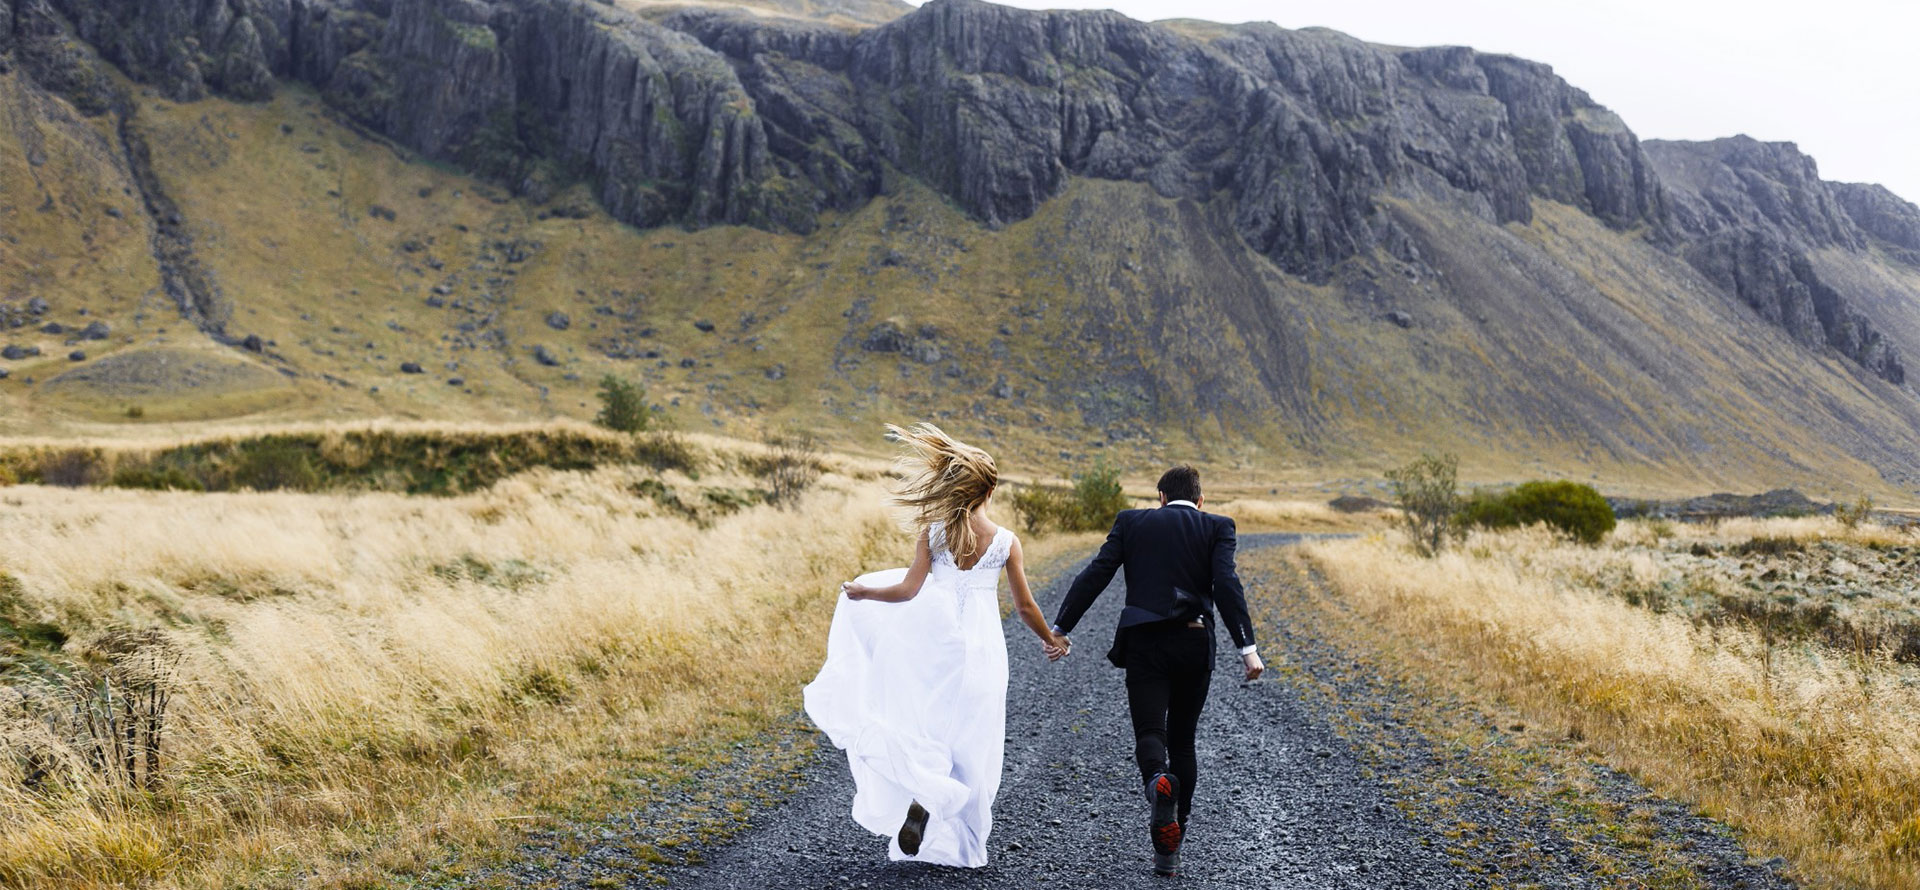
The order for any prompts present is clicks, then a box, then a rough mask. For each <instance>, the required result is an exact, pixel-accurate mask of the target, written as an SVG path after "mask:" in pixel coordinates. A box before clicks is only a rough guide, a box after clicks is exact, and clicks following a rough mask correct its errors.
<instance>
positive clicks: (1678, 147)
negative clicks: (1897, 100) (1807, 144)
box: [1647, 136, 1920, 383]
mask: <svg viewBox="0 0 1920 890" xmlns="http://www.w3.org/2000/svg"><path fill="white" fill-rule="evenodd" d="M1647 149H1648V152H1649V154H1650V156H1651V157H1652V158H1653V159H1654V162H1655V163H1656V164H1657V165H1658V166H1659V169H1660V175H1661V181H1662V182H1663V183H1664V184H1665V185H1666V187H1667V191H1668V194H1669V195H1670V196H1671V202H1670V203H1671V205H1672V208H1673V213H1672V220H1673V225H1674V227H1675V229H1676V230H1677V231H1679V232H1680V233H1682V235H1683V237H1684V239H1685V242H1684V246H1683V247H1682V253H1683V255H1684V256H1686V258H1687V260H1688V261H1689V262H1691V263H1692V264H1693V265H1694V267H1695V268H1697V269H1699V270H1700V271H1701V272H1702V273H1704V274H1705V275H1706V276H1707V277H1708V278H1710V279H1712V280H1713V281H1714V282H1715V283H1717V284H1719V285H1720V286H1721V287H1723V288H1725V289H1726V290H1728V291H1729V292H1731V293H1734V294H1737V295H1738V296H1739V297H1740V298H1741V299H1743V300H1745V301H1746V302H1747V304H1748V305H1750V306H1752V307H1753V308H1754V310H1755V311H1757V312H1759V313H1760V314H1761V315H1762V316H1764V317H1766V318H1767V319H1768V320H1770V321H1773V322H1774V323H1776V324H1778V325H1780V326H1781V327H1783V328H1785V329H1786V331H1787V332H1788V333H1789V334H1791V335H1792V336H1793V337H1794V339H1796V340H1798V341H1800V342H1801V343H1804V344H1806V345H1808V346H1812V347H1816V348H1818V347H1821V346H1830V347H1832V348H1833V349H1834V350H1836V351H1838V352H1839V353H1840V354H1842V355H1844V356H1847V357H1848V358H1850V359H1853V360H1854V361H1855V362H1858V363H1859V364H1860V365H1861V366H1862V367H1865V368H1867V369H1868V370H1870V371H1872V372H1873V373H1875V374H1877V375H1879V376H1881V377H1884V378H1886V379H1887V380H1889V381H1892V382H1894V383H1901V382H1904V381H1905V380H1906V368H1905V364H1904V362H1903V359H1902V357H1901V355H1900V353H1899V350H1898V349H1896V348H1894V347H1893V346H1892V345H1891V344H1889V343H1888V342H1886V339H1885V338H1884V337H1883V336H1881V334H1880V333H1879V332H1878V331H1876V330H1874V328H1873V326H1872V325H1871V324H1870V323H1869V322H1868V321H1867V320H1866V319H1865V318H1864V317H1863V316H1862V315H1861V314H1860V313H1859V312H1858V311H1856V310H1855V309H1854V308H1853V306H1852V305H1851V304H1850V303H1849V301H1848V300H1847V298H1846V297H1845V295H1843V294H1841V293H1840V292H1839V291H1838V290H1837V289H1835V287H1833V286H1832V285H1831V284H1829V283H1827V282H1825V281H1823V280H1821V278H1820V276H1819V275H1818V274H1817V273H1816V272H1815V271H1814V268H1813V264H1812V263H1811V262H1810V261H1809V259H1808V257H1807V252H1808V251H1810V250H1818V249H1825V248H1838V249H1841V250H1847V251H1861V250H1865V249H1866V247H1867V245H1868V243H1869V241H1870V239H1871V238H1872V237H1879V238H1880V239H1881V240H1883V241H1887V242H1889V243H1891V244H1893V245H1895V246H1896V247H1901V248H1907V249H1911V248H1909V247H1908V244H1909V243H1913V241H1914V237H1915V236H1916V235H1920V228H1915V227H1914V224H1915V223H1916V222H1920V211H1916V210H1915V208H1914V207H1913V205H1911V204H1906V203H1905V202H1903V201H1900V200H1899V199H1898V198H1895V197H1894V196H1893V195H1892V193H1890V192H1887V191H1886V190H1885V189H1880V190H1879V195H1874V194H1871V193H1866V192H1863V190H1861V189H1859V188H1857V187H1847V186H1841V185H1838V184H1836V183H1830V182H1827V181H1825V180H1822V179H1821V178H1820V175H1819V170H1818V167H1817V166H1816V165H1815V164H1814V161H1813V159H1812V158H1810V157H1807V156H1806V155H1804V154H1802V153H1801V152H1800V150H1799V149H1798V148H1796V147H1795V146H1794V145H1793V144H1792V143H1786V142H1772V143H1769V142H1759V141H1757V140H1754V139H1750V138H1748V137H1745V136H1738V137H1734V138H1731V139H1716V140H1713V141H1711V142H1664V141H1651V142H1648V143H1647ZM1882 196H1884V197H1882ZM1849 203H1852V204H1853V205H1855V206H1856V207H1858V208H1859V209H1860V210H1861V211H1862V212H1863V213H1865V214H1867V215H1868V217H1869V218H1870V219H1871V220H1872V221H1873V225H1874V229H1875V231H1874V232H1872V233H1870V232H1869V230H1867V229H1865V228H1862V227H1861V226H1860V225H1859V223H1858V222H1857V221H1856V220H1855V219H1854V217H1853V215H1852V214H1851V213H1850V212H1849V210H1848V204H1849ZM1902 205H1904V207H1903V206H1902Z"/></svg>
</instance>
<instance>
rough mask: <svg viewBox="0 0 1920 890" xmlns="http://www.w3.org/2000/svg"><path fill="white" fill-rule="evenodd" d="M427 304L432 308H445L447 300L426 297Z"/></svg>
mask: <svg viewBox="0 0 1920 890" xmlns="http://www.w3.org/2000/svg"><path fill="white" fill-rule="evenodd" d="M427 305H428V306H429V307H431V308H434V309H444V308H446V305H447V301H446V299H444V298H442V297H428V298H427Z"/></svg>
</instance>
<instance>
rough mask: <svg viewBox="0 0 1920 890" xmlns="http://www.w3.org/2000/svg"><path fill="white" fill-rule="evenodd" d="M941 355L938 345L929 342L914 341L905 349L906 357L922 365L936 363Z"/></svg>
mask: <svg viewBox="0 0 1920 890" xmlns="http://www.w3.org/2000/svg"><path fill="white" fill-rule="evenodd" d="M941 355H942V353H941V352H940V344H938V343H935V342H933V341H931V340H915V341H913V344H912V345H910V346H908V347H907V357H908V358H911V359H913V360H914V361H916V362H919V363H920V364H923V365H931V364H936V363H938V362H939V361H940V357H941Z"/></svg>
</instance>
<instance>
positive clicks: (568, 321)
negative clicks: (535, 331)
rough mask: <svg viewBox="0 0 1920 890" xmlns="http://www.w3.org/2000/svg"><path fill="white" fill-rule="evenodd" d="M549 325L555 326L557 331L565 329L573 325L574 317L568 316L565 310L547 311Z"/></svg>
mask: <svg viewBox="0 0 1920 890" xmlns="http://www.w3.org/2000/svg"><path fill="white" fill-rule="evenodd" d="M547 327H550V328H553V329H554V330H556V331H564V330H566V329H567V328H570V327H573V319H572V318H570V317H568V316H567V314H566V313H565V312H549V313H547Z"/></svg>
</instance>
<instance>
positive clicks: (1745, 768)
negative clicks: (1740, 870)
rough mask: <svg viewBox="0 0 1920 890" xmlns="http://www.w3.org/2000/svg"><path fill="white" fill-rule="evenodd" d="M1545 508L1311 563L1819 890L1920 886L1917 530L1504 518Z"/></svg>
mask: <svg viewBox="0 0 1920 890" xmlns="http://www.w3.org/2000/svg"><path fill="white" fill-rule="evenodd" d="M1522 488H1525V487H1524V486H1523V487H1522ZM1514 491H1515V493H1516V494H1517V493H1518V492H1520V491H1521V489H1515V490H1514ZM1532 501H1533V496H1532V495H1523V496H1520V497H1516V498H1511V499H1502V500H1500V501H1495V500H1493V499H1491V498H1488V499H1484V500H1481V501H1479V503H1480V504H1481V506H1479V507H1477V508H1474V507H1471V505H1473V504H1474V503H1475V500H1474V499H1469V500H1468V504H1469V505H1470V509H1469V511H1468V512H1467V513H1466V514H1464V515H1467V516H1472V517H1474V520H1473V521H1472V522H1470V523H1463V526H1465V527H1467V530H1466V531H1464V532H1463V533H1460V534H1458V535H1457V536H1455V537H1454V539H1453V540H1454V543H1453V544H1452V545H1451V546H1448V547H1447V548H1446V549H1445V551H1444V552H1441V553H1439V554H1438V555H1436V556H1432V557H1426V556H1423V555H1422V553H1421V551H1422V549H1423V547H1422V546H1421V545H1420V544H1416V542H1415V541H1414V540H1412V539H1411V538H1410V537H1409V536H1408V534H1407V533H1406V531H1404V530H1401V531H1395V532H1391V533H1386V532H1380V533H1374V534H1369V535H1366V536H1363V537H1358V538H1352V539H1346V540H1324V541H1318V542H1313V543H1310V544H1308V545H1307V546H1306V548H1305V556H1306V558H1307V560H1308V563H1309V565H1310V566H1311V567H1312V568H1313V570H1315V571H1316V572H1317V573H1318V574H1319V575H1320V576H1321V577H1322V578H1324V580H1325V581H1326V582H1327V583H1329V584H1331V585H1332V587H1333V589H1334V590H1336V591H1337V592H1338V594H1339V600H1338V601H1339V602H1341V603H1343V604H1344V606H1343V608H1351V609H1352V610H1353V611H1354V613H1355V617H1356V619H1357V621H1358V623H1359V624H1360V625H1362V626H1367V627H1374V628H1378V629H1379V630H1380V632H1381V633H1382V634H1383V635H1385V637H1386V638H1387V639H1389V640H1391V645H1394V646H1395V647H1396V648H1399V649H1401V650H1403V651H1402V654H1403V655H1405V656H1406V657H1408V658H1410V659H1412V660H1413V661H1414V662H1415V663H1416V664H1417V665H1418V666H1419V667H1420V669H1421V670H1422V671H1423V672H1424V673H1426V674H1428V675H1429V676H1432V677H1437V678H1442V679H1444V680H1446V681H1447V682H1449V683H1452V684H1454V685H1456V686H1457V687H1459V688H1463V689H1469V690H1473V691H1475V692H1476V693H1477V694H1478V695H1481V696H1484V697H1485V698H1486V699H1487V700H1488V701H1489V702H1490V703H1491V704H1492V705H1493V706H1495V707H1497V708H1499V709H1503V710H1510V711H1512V712H1515V714H1516V716H1518V717H1524V718H1525V721H1526V722H1527V723H1528V724H1529V725H1536V726H1543V727H1551V728H1552V731H1553V732H1556V733H1559V734H1561V735H1562V736H1563V737H1565V738H1567V739H1569V740H1572V741H1574V742H1576V743H1578V744H1580V745H1583V746H1584V747H1585V748H1586V749H1587V750H1589V751H1590V752H1591V753H1592V754H1594V755H1595V756H1597V757H1598V758H1600V759H1602V760H1604V761H1605V762H1607V763H1609V764H1611V765H1613V766H1615V767H1618V768H1621V769H1625V770H1627V771H1629V772H1631V773H1632V774H1633V775H1635V776H1636V777H1638V778H1639V779H1640V780H1642V781H1643V782H1646V783H1647V784H1648V785H1649V786H1651V787H1653V788H1654V789H1656V790H1657V791H1659V792H1660V793H1663V794H1667V795H1671V796H1673V797H1675V798H1678V799H1681V800H1685V801H1688V802H1690V803H1692V804H1694V805H1696V806H1698V807H1700V808H1701V809H1703V810H1704V811H1705V812H1707V813H1708V814H1710V815H1712V816H1715V817H1716V818H1720V819H1723V820H1725V821H1726V822H1728V823H1729V824H1731V825H1733V826H1735V827H1736V828H1737V829H1739V830H1741V831H1742V832H1743V833H1744V834H1745V835H1746V837H1747V840H1748V843H1749V845H1750V847H1751V848H1753V849H1755V850H1756V851H1758V852H1759V854H1760V855H1775V854H1777V855H1782V856H1784V857H1786V858H1787V859H1788V860H1789V861H1790V862H1791V864H1792V870H1793V873H1794V874H1795V875H1796V877H1798V878H1799V879H1801V880H1803V881H1804V882H1805V883H1806V884H1807V885H1808V886H1813V887H1871V888H1887V890H1892V888H1906V887H1914V886H1920V816H1916V813H1920V778H1917V776H1920V772H1917V771H1916V769H1915V765H1916V764H1920V536H1916V535H1914V534H1912V533H1910V532H1906V531H1901V530H1897V529H1892V528H1889V527H1886V526H1882V525H1877V524H1875V523H1874V522H1872V521H1871V520H1869V519H1868V518H1866V517H1865V516H1860V517H1854V516H1842V517H1839V518H1836V517H1801V518H1791V519H1729V520H1725V521H1721V522H1715V523H1700V524H1683V523H1674V522H1670V521H1666V520H1660V519H1642V520H1632V521H1628V522H1624V523H1621V524H1620V525H1618V526H1617V527H1615V528H1612V529H1611V530H1609V531H1606V532H1605V533H1603V534H1600V535H1598V537H1597V538H1594V537H1593V536H1591V535H1589V534H1586V533H1584V532H1583V531H1582V530H1580V529H1578V528H1576V529H1572V530H1569V529H1564V528H1559V527H1557V526H1556V524H1555V523H1554V522H1553V521H1552V520H1551V519H1547V521H1543V522H1540V523H1537V524H1527V523H1523V522H1518V521H1509V520H1508V517H1507V515H1506V514H1505V512H1504V511H1505V510H1507V509H1510V508H1512V509H1518V507H1519V505H1521V504H1525V503H1530V502H1532ZM1548 513H1549V515H1558V514H1556V513H1553V511H1548ZM1487 517H1493V521H1485V519H1486V518H1487ZM1589 539H1591V540H1593V543H1592V544H1588V543H1583V542H1584V541H1586V540H1589ZM1428 540H1435V539H1428Z"/></svg>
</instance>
